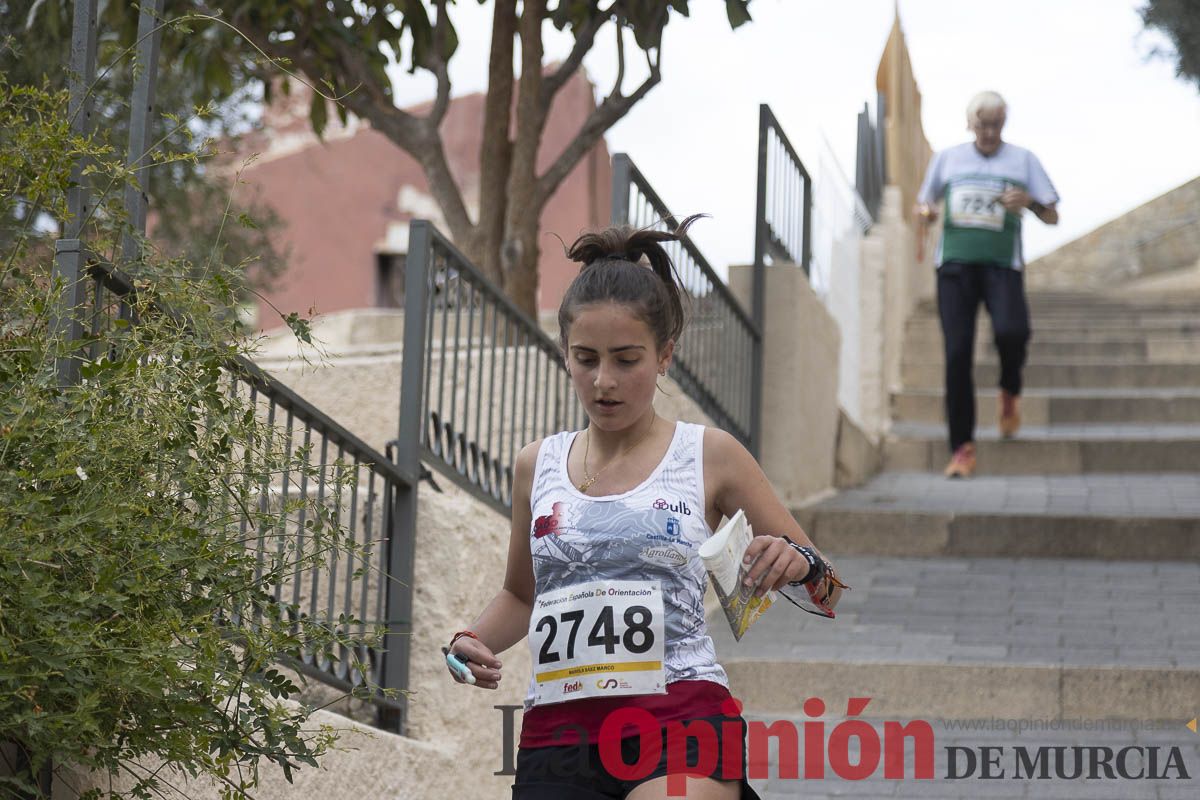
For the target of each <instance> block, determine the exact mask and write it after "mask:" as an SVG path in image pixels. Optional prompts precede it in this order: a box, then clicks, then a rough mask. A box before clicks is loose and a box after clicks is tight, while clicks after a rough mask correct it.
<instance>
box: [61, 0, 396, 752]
mask: <svg viewBox="0 0 1200 800" xmlns="http://www.w3.org/2000/svg"><path fill="white" fill-rule="evenodd" d="M162 7H163V0H148V1H147V2H146V3H143V4H142V6H141V11H140V17H139V28H138V45H137V63H138V65H139V71H138V73H137V75H138V77H137V79H136V81H135V85H134V88H133V95H132V98H131V100H132V102H131V106H130V108H131V120H130V130H131V136H130V142H129V156H128V162H127V163H128V165H129V167H130V169H131V170H134V171H137V172H138V174H139V181H140V183H141V185H140V186H139V187H134V186H131V187H129V188H128V189H127V190H126V192H125V198H124V201H125V212H126V215H127V219H128V220H129V230H128V232H127V233H126V235H125V236H124V238H123V241H122V248H121V249H122V253H121V257H122V261H123V263H132V262H136V261H137V260H138V258H139V257H140V250H141V246H142V245H141V241H142V237H143V235H144V232H145V220H146V193H145V190H146V186H147V182H148V181H149V179H150V176H151V173H152V170H150V169H148V168H146V165H147V162H146V158H147V155H148V154H147V152H146V151H147V150H148V148H147V147H146V142H148V141H150V140H151V139H152V138H153V137H152V136H150V135H149V129H150V126H151V123H152V121H153V119H154V118H155V116H156V114H155V113H154V110H155V106H154V102H155V100H154V93H155V92H154V89H155V80H154V78H155V73H156V70H157V60H158V47H159V41H160V38H161V35H162V23H161V16H162ZM97 21H98V15H97V4H96V0H75V3H74V22H73V33H72V40H71V81H70V84H71V86H70V105H69V112H70V115H71V125H72V132H73V133H75V134H77V135H87V134H88V133H89V132H90V128H91V127H92V125H93V121H92V119H91V116H92V114H91V105H92V100H91V97H92V90H93V88H94V87H93V85H92V84H93V81H94V78H95V74H96V70H95V66H96V64H95V62H96V40H97V27H98V26H97ZM85 173H86V164H85V162H84V161H83V160H82V159H81V160H80V161H79V162H78V163H76V164H75V166H74V171H73V173H72V182H71V188H70V190H69V191H68V195H67V206H68V214H67V217H66V219H65V220H64V221H63V228H62V230H63V238H61V239H59V240H58V241H57V242H56V245H55V262H54V277H55V279H56V280H58V281H61V286H62V287H63V291H62V296H61V297H60V298H59V302H58V305H57V307H56V311H55V318H54V320H53V321H52V329H53V330H54V331H55V333H56V334H57V335H59V336H60V337H62V338H63V339H64V340H65V341H68V342H72V343H79V344H80V347H79V348H78V349H77V350H75V351H74V352H73V353H71V354H69V355H66V356H63V357H61V358H58V359H57V360H56V365H55V366H56V369H57V377H58V381H59V383H60V385H63V386H69V385H74V384H77V383H79V381H80V380H81V374H80V372H81V370H80V366H81V364H82V363H83V362H84V360H85V359H84V358H82V356H86V357H87V358H86V360H88V361H95V360H96V359H98V358H99V357H100V356H102V355H105V353H104V352H103V349H102V348H104V347H106V346H112V345H111V344H104V342H106V341H107V342H112V341H113V339H114V337H110V336H106V335H105V334H107V333H109V332H111V329H112V328H113V327H114V326H118V325H135V326H136V325H139V324H141V322H142V320H141V318H140V316H139V314H138V312H137V307H138V304H137V303H136V302H133V299H134V293H135V292H136V291H137V290H136V289H135V287H134V285H133V282H132V281H131V280H130V279H129V277H128V276H126V275H125V274H123V273H122V272H121V271H120V270H118V269H116V268H114V267H113V266H111V265H109V264H107V263H104V261H103V260H102V259H99V258H98V257H96V256H95V254H93V253H91V252H90V251H89V249H88V246H87V243H86V242H85V241H83V238H82V235H83V228H82V224H83V223H82V221H83V220H85V219H87V218H88V217H90V216H91V212H92V211H93V209H94V206H95V202H96V201H95V200H94V199H93V198H92V197H91V196H90V192H89V188H88V182H87V180H86V179H85V178H84V175H85ZM153 308H154V313H155V314H166V315H169V316H171V317H172V318H174V319H176V320H177V321H179V322H180V323H181V324H185V325H186V324H187V320H182V319H179V318H178V317H176V316H175V315H174V314H173V312H172V311H171V309H168V308H165V307H163V306H162V305H161V304H155V305H154V306H153ZM88 334H91V335H90V336H89V335H88ZM222 386H223V387H224V388H225V390H226V391H228V392H229V393H230V396H231V397H233V398H235V399H237V401H238V404H239V405H240V406H244V407H248V408H249V409H251V410H253V413H254V414H255V415H256V416H257V418H258V419H259V420H260V421H265V423H266V425H265V427H263V428H262V429H261V430H263V431H265V434H264V435H266V436H269V437H272V439H273V440H274V437H279V438H278V440H277V441H278V442H279V443H282V444H283V448H282V451H283V452H284V453H285V454H286V455H287V456H289V457H290V460H288V461H287V464H288V467H287V468H286V469H285V470H284V471H283V472H282V474H280V475H278V476H277V477H275V476H273V477H272V478H271V479H270V480H269V481H265V482H262V483H260V485H258V486H254V487H250V486H243V487H240V488H241V489H242V490H243V493H244V495H245V496H247V497H253V498H254V499H255V501H256V502H257V503H258V504H259V505H258V506H256V508H257V509H258V510H259V511H264V510H265V511H271V512H276V511H280V510H282V509H285V508H289V509H290V508H291V507H292V506H289V504H288V501H289V499H290V498H291V497H296V498H297V499H299V498H304V499H306V500H315V501H316V502H315V504H313V503H307V504H299V503H298V504H293V506H294V508H295V509H296V510H295V511H291V510H289V511H288V513H287V514H282V513H280V514H278V518H279V519H280V520H282V524H280V525H278V526H277V527H276V529H274V530H260V529H257V528H256V529H255V531H254V534H257V535H254V534H252V533H251V530H250V528H251V525H257V526H260V527H261V525H260V522H256V521H255V520H259V521H261V520H262V519H263V518H269V516H268V515H263V514H259V515H257V516H256V515H254V514H251V513H249V512H247V511H242V510H234V511H232V512H231V513H233V514H239V515H240V519H234V521H233V522H232V524H233V525H236V526H238V527H239V528H240V531H241V533H242V538H243V539H248V540H249V541H252V545H251V546H252V547H254V548H255V553H256V558H257V564H258V568H259V572H260V577H261V576H262V571H263V570H264V569H266V567H267V565H268V564H272V565H277V564H279V563H285V564H286V563H287V561H286V560H283V561H281V559H282V557H283V554H284V553H285V551H288V549H289V548H290V552H295V553H299V552H303V551H304V541H305V537H306V536H308V535H311V534H309V533H308V531H309V528H308V523H309V522H310V520H308V519H307V518H306V516H307V514H308V513H309V512H310V510H311V511H313V512H315V511H316V510H317V509H318V508H320V507H322V506H323V507H324V508H325V509H327V510H328V511H329V512H330V513H331V514H332V518H333V521H334V523H335V524H336V525H338V527H339V529H340V533H341V534H342V535H343V536H344V537H345V538H344V539H343V543H344V544H346V545H347V546H345V547H339V548H338V549H337V550H332V549H331V550H330V551H329V554H328V559H327V561H326V562H325V563H324V564H321V565H318V566H317V567H315V568H313V567H311V566H308V567H302V566H301V565H300V562H298V561H297V562H295V564H296V566H295V569H294V571H293V572H292V573H291V574H290V576H288V575H287V574H286V572H285V577H283V578H282V579H279V577H278V575H279V573H277V572H274V571H272V575H273V577H272V579H271V580H272V590H273V592H274V599H275V600H276V602H278V603H279V604H280V605H281V606H282V608H283V613H285V614H292V615H296V614H299V615H305V616H307V617H308V618H309V619H313V620H318V621H320V622H321V624H322V625H329V626H330V627H334V626H337V625H341V627H340V628H338V630H339V631H340V632H342V633H344V634H347V635H348V636H349V637H351V638H356V639H363V640H366V639H368V637H365V636H358V635H357V634H365V633H367V632H368V631H374V630H376V629H377V628H379V627H382V630H383V633H384V635H383V638H382V640H378V639H375V640H373V641H374V642H375V643H374V644H371V645H367V644H364V645H362V646H360V647H358V648H356V649H357V651H358V652H355V653H349V652H345V647H344V646H342V652H339V653H333V654H329V653H313V652H308V651H304V652H302V653H301V655H300V658H299V660H298V661H296V662H294V663H293V664H292V665H293V666H295V667H296V668H297V669H299V670H301V671H303V672H306V673H307V674H310V675H312V676H313V677H315V678H317V679H319V680H321V681H323V682H325V683H328V684H331V685H334V686H337V687H340V688H343V689H350V688H352V687H355V686H359V685H361V684H363V683H364V681H365V682H367V683H369V684H371V685H373V686H376V687H378V688H380V689H396V690H404V689H407V688H408V664H409V647H410V642H411V638H412V562H413V546H414V539H415V537H414V530H415V525H416V483H417V476H418V475H419V469H418V468H417V467H414V466H412V465H410V466H409V467H407V468H405V467H401V466H398V465H397V464H396V463H394V460H393V459H392V458H391V457H390V456H391V453H388V454H382V453H379V452H378V451H376V450H374V449H373V448H371V447H370V446H369V445H367V444H366V443H365V442H364V441H362V440H361V439H359V438H358V437H356V436H355V435H354V434H352V433H350V432H349V431H348V430H347V429H346V428H344V427H343V426H341V425H339V424H338V423H337V422H335V421H334V420H333V419H332V418H331V417H329V416H328V415H326V414H324V413H322V412H321V411H320V410H319V409H317V408H316V407H314V406H313V405H312V404H310V403H308V402H307V401H305V400H304V399H303V398H302V397H300V396H299V395H298V394H297V393H296V392H294V391H292V390H291V389H289V388H288V387H286V386H285V385H283V384H282V383H280V382H279V381H278V380H276V379H275V378H273V377H271V376H269V375H268V374H267V373H265V372H263V371H262V370H261V369H259V368H258V367H256V366H255V365H254V364H253V363H251V362H250V361H249V360H247V359H245V358H243V357H240V356H239V357H234V358H231V359H230V360H229V361H228V362H227V363H226V364H225V365H224V370H223V374H222ZM235 444H236V446H237V447H238V448H241V450H242V452H248V451H249V450H250V449H251V448H252V447H254V446H255V444H256V443H253V442H238V443H235ZM260 444H261V443H260ZM402 450H403V448H402ZM404 455H405V453H403V452H401V453H398V454H397V457H398V458H399V457H402V456H404ZM302 463H303V466H301V464H302ZM293 468H294V469H295V472H294V473H293V471H292V470H293ZM347 478H348V479H347ZM293 493H294V494H293ZM229 519H231V518H230V517H226V521H228V520H229ZM233 613H234V614H236V613H237V611H236V610H233ZM339 618H353V619H357V620H359V621H360V622H361V625H359V626H355V629H349V628H347V627H346V626H345V625H344V624H341V623H338V622H337V621H338V620H339ZM243 622H245V623H247V624H253V623H254V620H243ZM331 656H332V657H331ZM355 663H358V664H361V665H362V666H361V668H356V667H355V666H353V665H354V664H355ZM372 699H373V701H374V702H375V703H376V704H377V706H378V707H379V710H380V723H381V724H382V725H384V726H385V727H388V728H390V729H393V730H398V731H400V732H403V730H404V724H405V703H404V700H403V695H400V699H391V698H387V697H385V696H383V695H382V694H380V693H376V694H375V695H374V696H373V698H372Z"/></svg>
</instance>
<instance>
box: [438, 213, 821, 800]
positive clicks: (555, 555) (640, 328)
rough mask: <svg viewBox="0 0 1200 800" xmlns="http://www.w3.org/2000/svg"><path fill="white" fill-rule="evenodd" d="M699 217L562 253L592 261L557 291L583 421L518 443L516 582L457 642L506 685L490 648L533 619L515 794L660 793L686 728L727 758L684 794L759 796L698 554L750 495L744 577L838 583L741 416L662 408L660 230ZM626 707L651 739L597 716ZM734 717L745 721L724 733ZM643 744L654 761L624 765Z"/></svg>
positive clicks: (532, 798)
mask: <svg viewBox="0 0 1200 800" xmlns="http://www.w3.org/2000/svg"><path fill="white" fill-rule="evenodd" d="M694 219H695V218H694V217H692V218H689V219H687V220H684V222H683V224H682V225H680V226H679V228H678V229H677V230H676V231H675V232H673V233H667V232H661V231H651V230H636V231H635V230H632V229H630V228H610V229H608V230H605V231H602V232H599V233H591V234H586V235H584V236H581V237H580V238H579V239H578V240H576V241H575V243H574V244H573V245H572V246H571V249H570V251H569V254H568V255H569V256H570V258H571V259H572V260H574V261H578V262H580V263H581V264H582V265H583V267H582V269H581V271H580V274H579V276H578V277H577V278H576V279H575V281H574V282H573V283H572V284H571V286H570V288H569V289H568V290H567V293H566V295H565V296H564V298H563V301H562V305H561V306H560V308H559V312H558V319H559V327H560V340H561V344H562V348H563V355H564V358H565V360H566V365H567V369H568V371H569V372H570V375H571V381H572V383H573V384H574V387H575V392H576V394H577V395H578V397H579V401H580V403H582V404H583V407H584V409H585V410H586V412H587V416H588V420H589V424H588V426H587V428H586V429H585V430H583V431H564V432H562V433H558V434H555V435H553V436H549V437H547V438H545V439H543V440H540V441H536V442H533V443H532V444H529V445H528V446H526V447H525V448H524V449H522V450H521V451H520V454H519V455H518V456H517V459H516V469H515V475H514V478H513V491H512V498H513V504H512V534H511V539H510V542H509V549H508V567H507V572H506V575H505V579H504V587H503V588H502V589H501V590H500V592H499V593H498V594H497V595H496V597H495V598H494V599H493V600H492V601H491V603H489V604H488V606H487V608H485V609H484V611H483V613H482V614H480V615H479V618H478V619H477V620H475V622H474V624H473V625H472V626H471V628H470V629H469V630H465V631H460V632H458V633H456V634H454V636H453V638H452V639H451V642H450V651H451V652H452V653H453V654H454V655H456V656H457V657H459V658H460V659H462V660H464V661H466V662H468V663H467V667H468V668H469V669H470V672H471V675H472V678H473V680H474V683H475V685H476V686H478V687H481V688H489V689H494V688H496V687H497V685H498V681H499V680H500V675H501V670H500V667H501V663H500V661H499V660H498V659H497V658H496V654H497V653H502V652H504V651H505V650H507V649H508V648H510V647H512V646H513V645H515V644H517V643H518V642H520V641H521V640H522V639H524V638H526V636H528V637H529V642H530V648H531V651H532V656H533V665H534V667H533V673H534V674H533V678H532V680H531V682H530V689H529V692H528V694H527V697H526V701H525V715H524V720H523V723H522V730H521V741H520V749H519V751H518V755H517V776H516V781H515V783H514V786H513V797H514V798H515V800H543V798H562V797H572V798H576V797H577V798H611V797H618V798H625V797H628V798H631V800H649V799H650V798H661V797H666V796H667V775H668V766H670V765H669V764H668V755H669V752H670V751H671V749H672V747H675V748H678V747H681V746H684V745H686V748H687V751H688V752H687V761H686V763H687V764H688V765H690V766H696V765H699V764H715V767H714V768H713V769H711V770H705V771H704V772H703V774H704V775H708V776H709V777H689V778H687V779H686V781H687V797H689V798H702V799H703V800H707V799H708V798H712V799H713V800H717V799H718V798H721V799H724V798H730V799H732V798H737V797H739V796H741V797H755V794H754V792H753V790H751V789H750V787H749V785H748V784H747V783H746V782H745V780H744V778H742V776H743V775H744V759H745V753H744V732H745V721H744V720H743V719H742V718H741V716H740V715H739V714H738V713H737V711H736V710H734V706H733V704H732V703H730V702H729V701H730V699H731V698H730V693H729V689H728V680H727V678H726V675H725V671H724V670H723V669H722V668H721V666H720V665H719V664H718V663H717V661H716V653H715V652H714V650H713V643H712V639H711V638H709V636H708V632H707V627H706V624H705V618H704V592H705V587H706V584H707V575H706V573H705V570H704V567H703V565H702V563H701V561H700V558H699V556H697V554H696V550H697V548H698V547H699V545H700V544H701V543H702V542H703V541H704V540H705V539H706V538H707V537H709V536H711V535H712V532H713V530H714V529H715V528H716V527H717V525H718V524H719V522H720V520H721V518H722V517H723V516H729V517H732V516H733V515H734V514H735V513H736V512H737V510H738V509H742V510H743V511H745V514H746V517H747V519H748V521H749V522H750V523H751V525H752V526H753V529H754V533H755V534H756V536H755V538H754V540H753V542H752V543H751V545H750V547H749V549H748V551H747V561H748V562H752V564H753V566H752V568H751V570H750V574H749V578H748V581H750V582H752V583H753V582H757V583H758V590H757V591H758V593H759V594H762V593H765V592H766V591H767V590H768V589H779V588H781V587H783V586H785V585H787V584H788V583H789V582H792V583H795V582H798V581H820V583H819V584H818V586H819V589H818V596H821V597H825V598H827V600H828V602H829V604H830V605H833V604H836V603H837V600H838V596H839V594H840V589H839V588H838V582H837V581H836V577H835V573H834V572H833V570H832V567H831V566H829V565H828V563H827V562H825V561H824V560H823V559H822V558H821V556H820V554H819V553H817V552H816V551H815V549H814V548H813V547H812V542H811V541H809V539H808V537H807V536H806V535H805V533H804V531H803V530H801V528H800V526H799V525H798V524H797V523H796V521H795V519H794V518H793V517H792V515H791V514H790V513H789V512H788V510H787V509H786V508H784V506H783V504H782V503H781V502H780V501H779V499H778V498H777V497H776V495H775V493H774V491H773V490H772V488H771V485H770V483H768V481H767V478H766V476H765V475H764V474H763V471H762V469H761V468H760V467H759V465H758V463H757V462H756V461H755V460H754V457H753V456H751V455H750V453H749V452H748V451H747V450H746V449H745V448H744V447H743V446H742V445H741V444H740V443H739V442H738V441H737V440H736V439H735V438H734V437H733V436H731V435H729V434H728V433H725V432H724V431H721V430H718V429H715V428H706V427H704V426H702V425H693V424H689V423H683V422H677V423H672V422H669V421H667V420H665V419H663V418H662V417H660V416H658V414H657V413H656V412H655V410H654V406H653V400H654V392H655V388H656V383H655V381H656V379H657V378H658V376H660V375H665V374H666V372H667V368H668V366H670V363H671V355H672V352H673V351H674V348H675V342H676V341H678V340H679V336H680V334H681V333H682V331H683V327H684V310H683V304H682V302H681V289H680V287H679V285H678V283H677V281H676V278H675V275H674V270H673V267H672V265H671V261H670V258H669V257H668V255H667V252H666V250H664V249H663V246H662V242H665V241H673V240H677V239H678V238H679V237H680V236H682V235H683V233H684V232H685V231H686V229H687V227H688V226H689V225H690V224H691V223H692V222H693V221H694ZM645 263H648V264H649V267H647V266H645V265H644V264H645ZM451 674H452V675H454V678H455V680H457V681H459V682H460V683H462V682H464V681H463V678H462V677H461V676H460V675H459V674H457V673H456V671H455V670H453V669H451ZM631 709H636V713H637V714H638V715H640V718H641V719H642V720H646V719H650V718H653V720H654V721H655V723H656V724H655V726H654V731H655V732H654V733H653V735H652V737H649V738H653V739H654V741H649V738H648V737H647V736H646V735H645V732H644V731H640V730H639V729H638V728H625V729H623V730H617V731H616V732H614V726H613V725H612V724H610V725H609V726H607V727H606V726H605V725H604V722H605V720H606V719H609V720H610V723H611V721H612V720H613V719H614V718H618V719H619V717H614V713H615V712H621V713H622V714H624V715H625V717H626V718H628V717H629V715H630V713H631ZM643 712H644V713H643ZM647 715H649V716H647ZM697 721H706V722H708V723H710V725H709V729H710V730H711V731H713V734H714V736H715V739H712V738H706V737H700V736H695V737H687V738H686V740H685V741H683V742H681V741H680V740H682V739H684V737H681V736H676V737H674V739H673V740H671V741H668V739H667V736H668V734H667V730H668V729H669V727H670V726H668V725H667V723H684V724H686V725H688V726H691V725H692V724H693V723H695V722H697ZM674 728H675V730H676V732H678V729H679V726H678V725H676V726H674ZM602 730H603V733H604V736H605V737H607V738H608V739H609V741H608V747H605V746H604V742H602V739H601V733H602ZM734 732H737V733H738V736H739V738H740V739H741V741H739V742H738V743H737V744H735V745H733V746H727V745H726V744H725V741H726V738H727V737H728V736H729V735H730V734H731V733H734ZM643 748H647V751H648V752H647V762H641V765H642V768H641V769H637V770H632V769H629V767H633V766H634V765H638V764H639V762H640V759H641V756H642V752H643ZM703 748H707V749H708V751H709V752H707V753H703V752H700V751H701V749H703ZM653 751H658V753H659V757H658V759H657V763H654V764H653V765H652V768H651V764H650V763H648V762H649V761H650V759H651V758H653V755H654V753H653ZM616 754H619V755H620V762H621V763H616V760H615V756H616ZM731 754H735V755H736V758H735V759H734V758H731V757H730V756H731ZM677 755H678V754H677ZM713 758H715V761H712V760H711V759H713ZM733 760H736V761H737V763H730V762H731V761H733ZM679 763H680V762H679V761H678V760H676V761H675V762H674V766H675V768H676V769H678V765H679ZM635 771H636V772H637V773H638V774H637V775H636V776H631V772H635ZM676 780H677V781H678V780H679V778H676ZM676 786H678V784H676Z"/></svg>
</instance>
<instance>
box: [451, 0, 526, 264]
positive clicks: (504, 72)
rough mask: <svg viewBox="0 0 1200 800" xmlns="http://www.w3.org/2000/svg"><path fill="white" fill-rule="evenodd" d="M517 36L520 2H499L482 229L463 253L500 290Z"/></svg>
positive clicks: (484, 151)
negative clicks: (514, 54)
mask: <svg viewBox="0 0 1200 800" xmlns="http://www.w3.org/2000/svg"><path fill="white" fill-rule="evenodd" d="M516 33H517V1H516V0H496V6H495V10H494V12H493V15H492V49H491V55H490V58H489V59H488V88H487V98H486V100H485V103H484V110H483V144H482V146H481V148H480V154H479V225H478V226H477V227H476V233H475V236H474V237H472V239H473V240H472V241H471V242H463V250H464V252H465V253H466V254H467V256H468V257H470V258H471V259H472V261H474V262H475V263H476V264H478V265H479V268H480V269H482V270H483V273H484V274H485V275H487V276H488V277H489V278H491V279H492V280H494V281H496V283H497V284H498V285H500V286H503V285H504V271H503V269H502V267H501V263H500V247H501V244H502V243H503V241H504V217H505V213H506V211H507V209H508V202H507V200H508V175H509V170H510V169H511V168H512V140H511V139H510V138H509V134H510V128H511V119H512V99H513V82H514V77H513V66H512V62H513V37H515V36H516Z"/></svg>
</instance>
